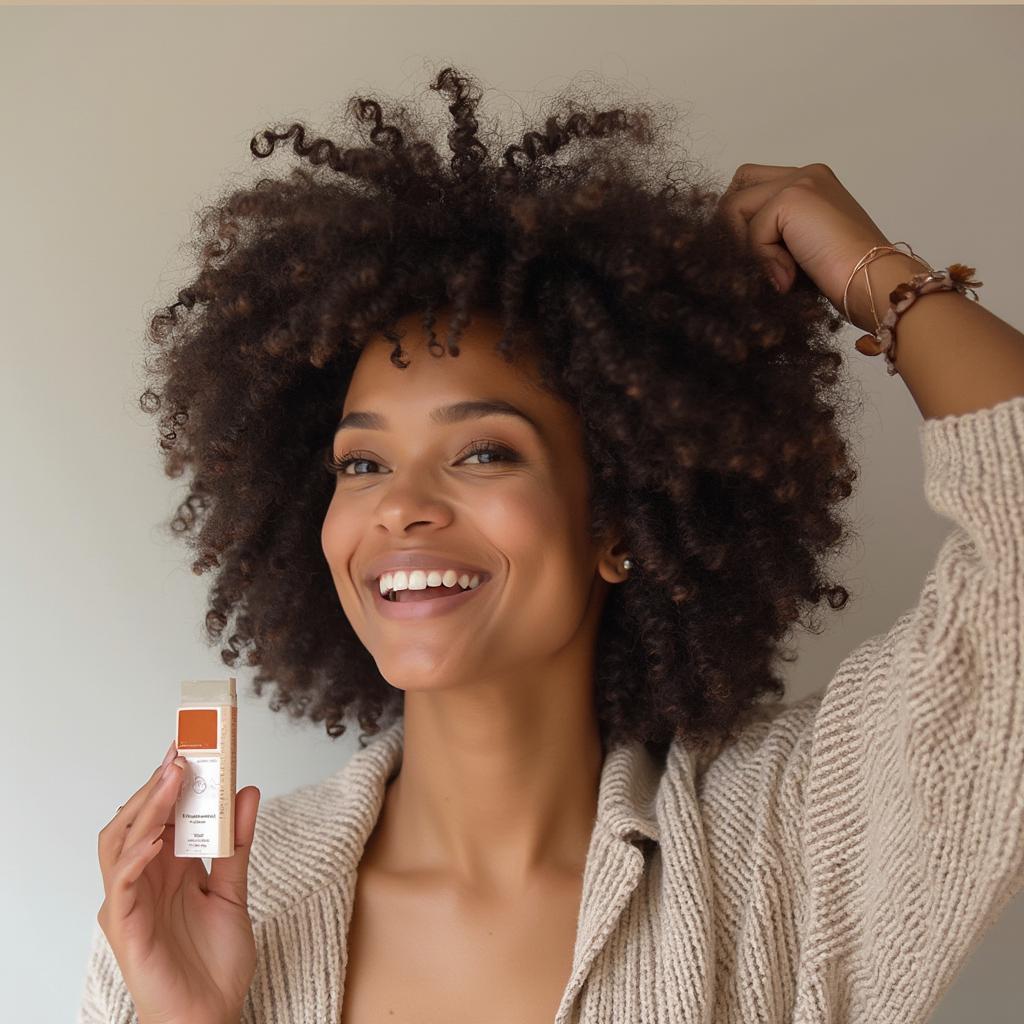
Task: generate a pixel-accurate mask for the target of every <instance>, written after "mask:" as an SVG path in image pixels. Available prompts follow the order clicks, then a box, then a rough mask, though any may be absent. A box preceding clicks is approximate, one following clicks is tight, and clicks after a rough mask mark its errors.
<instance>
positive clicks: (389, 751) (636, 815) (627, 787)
mask: <svg viewBox="0 0 1024 1024" xmlns="http://www.w3.org/2000/svg"><path fill="white" fill-rule="evenodd" d="M404 738H405V720H404V719H403V718H398V719H396V720H395V721H394V722H393V723H392V724H391V725H388V726H385V727H384V728H383V729H382V730H381V731H380V732H379V733H377V734H376V736H374V737H372V738H371V740H370V742H369V744H368V745H367V746H366V747H364V748H363V749H361V750H358V751H356V753H355V754H354V755H353V756H352V758H351V759H350V760H349V762H348V764H347V765H346V767H345V768H343V769H342V770H341V772H339V773H338V776H339V781H340V782H341V791H342V792H341V794H340V798H341V802H342V803H343V804H348V806H349V808H350V810H351V811H352V812H353V814H354V824H355V826H356V830H355V834H354V836H353V838H356V839H357V841H358V842H359V843H360V845H362V844H364V843H365V842H366V840H367V839H368V838H369V836H370V833H371V832H372V831H373V829H374V827H375V825H376V823H377V817H378V815H379V813H380V809H381V806H382V805H383V800H384V791H385V790H386V788H387V785H388V783H389V782H390V781H391V779H392V778H393V777H394V776H395V775H396V774H397V772H398V769H399V768H400V767H401V763H402V750H403V741H404ZM660 775H661V773H660V771H659V770H658V766H657V764H656V763H655V761H654V758H653V757H652V756H651V754H650V753H649V752H648V750H647V748H646V747H645V746H644V745H643V744H642V743H640V742H639V741H631V742H629V743H625V744H621V745H619V746H617V747H613V748H612V749H611V750H610V751H609V752H608V753H607V755H606V757H605V759H604V762H603V764H602V766H601V775H600V783H599V786H598V796H597V820H598V821H599V822H602V823H603V824H604V825H605V826H607V828H608V831H609V832H610V833H611V834H612V835H613V836H615V837H616V838H617V839H619V840H621V841H623V842H628V841H632V840H635V839H636V838H638V837H643V838H646V839H650V840H653V841H654V842H660V841H661V830H660V826H659V822H658V818H657V814H656V812H655V796H656V793H657V789H658V782H659V780H660Z"/></svg>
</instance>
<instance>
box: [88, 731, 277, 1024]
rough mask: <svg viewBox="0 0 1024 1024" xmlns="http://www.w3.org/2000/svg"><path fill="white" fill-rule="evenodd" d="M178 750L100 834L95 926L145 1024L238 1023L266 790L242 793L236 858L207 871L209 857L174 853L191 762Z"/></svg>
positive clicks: (248, 978) (247, 978)
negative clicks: (255, 846)
mask: <svg viewBox="0 0 1024 1024" xmlns="http://www.w3.org/2000/svg"><path fill="white" fill-rule="evenodd" d="M174 751H175V747H174V744H173V743H172V744H171V747H170V749H169V750H168V751H167V756H166V757H165V758H164V763H163V764H162V765H161V766H160V767H159V768H157V769H156V771H154V772H153V774H152V775H151V776H150V778H149V780H148V781H147V782H146V783H145V784H144V785H143V786H142V787H141V788H140V789H138V790H137V791H136V792H135V793H133V794H132V795H131V796H130V797H129V798H128V802H127V803H126V804H124V805H122V806H121V807H120V808H119V809H118V812H117V814H115V815H114V817H113V818H112V819H111V821H110V822H109V823H108V824H107V825H105V826H104V827H103V829H102V830H101V831H100V834H99V844H98V846H99V861H100V870H101V871H102V873H103V888H104V891H105V894H106V896H105V899H104V900H103V905H102V906H101V907H100V909H99V913H98V914H97V915H96V920H97V921H98V922H99V925H100V927H101V928H102V929H103V933H104V935H106V937H107V941H108V942H109V943H110V946H111V949H112V950H113V952H114V956H115V957H116V958H117V962H118V965H119V966H120V968H121V974H122V976H123V977H124V981H125V985H126V986H127V988H128V991H129V993H130V994H131V997H132V1000H133V1002H134V1003H135V1012H136V1014H137V1015H138V1018H139V1022H140V1024H229V1022H230V1024H238V1021H239V1020H240V1018H241V1013H242V1008H243V1005H244V1003H245V997H246V994H247V993H248V991H249V985H250V984H251V982H252V978H253V975H254V973H255V970H256V943H255V938H254V936H253V929H252V922H251V920H250V918H249V912H248V906H247V903H248V896H247V894H248V870H249V848H250V844H251V843H252V836H253V831H254V828H255V824H256V811H257V808H258V806H259V799H260V791H259V790H258V789H257V788H256V787H255V786H246V787H245V788H244V789H241V790H239V791H238V793H237V794H236V797H235V852H234V854H233V856H231V857H215V858H213V859H212V861H211V869H210V871H209V872H207V870H206V867H205V866H204V864H203V861H202V858H200V857H175V855H174V832H173V829H174V805H175V801H176V798H177V795H178V792H179V790H180V787H181V784H182V778H183V775H182V772H183V767H184V764H185V760H184V758H182V757H178V758H174ZM172 758H173V760H172ZM165 830H167V831H166V833H165Z"/></svg>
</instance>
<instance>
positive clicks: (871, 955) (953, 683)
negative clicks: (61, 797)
mask: <svg viewBox="0 0 1024 1024" xmlns="http://www.w3.org/2000/svg"><path fill="white" fill-rule="evenodd" d="M920 439H921V443H922V449H923V455H924V470H925V490H926V498H927V501H928V504H929V506H930V507H931V508H932V509H934V510H935V511H936V512H938V513H940V514H942V515H944V516H947V517H949V518H950V519H951V520H952V521H953V523H954V528H953V529H952V531H951V532H950V533H949V535H948V536H947V537H946V539H945V541H944V542H943V544H942V546H941V548H940V550H939V553H938V557H937V559H936V561H935V565H934V567H933V568H932V569H931V570H930V571H929V572H928V574H927V576H926V577H925V580H924V584H923V587H922V589H921V593H920V597H919V600H918V602H917V605H916V606H915V607H913V608H911V609H910V610H909V611H906V612H904V613H903V614H902V615H900V616H899V618H898V619H897V620H896V622H895V623H894V625H893V626H892V628H891V629H890V630H889V631H888V632H887V633H884V634H878V635H876V636H873V637H871V638H869V639H868V640H866V641H864V642H863V643H862V644H860V645H859V646H858V647H857V648H856V649H855V650H854V651H853V652H852V653H851V654H850V655H849V656H848V657H846V658H845V660H843V662H842V663H841V664H840V665H839V668H838V669H837V671H836V673H835V675H834V677H833V678H832V680H831V682H829V683H828V685H827V686H826V687H825V688H824V689H823V690H822V691H820V692H817V693H815V694H813V695H812V696H810V697H807V698H805V699H803V700H801V701H799V702H797V703H795V704H792V705H788V706H787V705H775V706H774V707H773V708H772V709H771V711H770V712H768V713H766V714H765V717H764V719H763V720H760V721H755V722H754V723H753V724H751V725H749V726H747V727H746V728H745V729H744V730H743V732H742V733H741V736H740V738H739V739H738V740H737V741H736V742H734V743H733V744H731V745H726V746H725V748H724V749H722V750H719V751H718V752H717V753H716V754H714V755H707V756H706V757H705V758H704V759H703V760H702V759H699V758H697V757H695V756H694V755H693V753H692V752H688V751H687V750H686V749H684V748H683V747H682V746H681V745H680V744H679V743H678V742H676V743H674V744H673V745H672V747H671V749H670V751H669V754H668V759H667V764H666V766H665V769H664V771H663V772H659V771H658V770H657V768H656V766H655V765H654V763H653V762H652V760H651V758H650V756H649V755H648V754H647V751H646V749H645V748H644V747H643V746H642V745H638V744H629V745H625V746H620V747H618V748H614V749H612V750H611V751H609V753H608V755H607V757H606V759H605V762H604V764H603V767H602V770H601V777H600V790H599V797H598V809H597V816H596V820H595V822H594V827H593V832H592V837H591V841H590V846H589V851H588V855H587V861H586V867H585V870H584V878H583V896H582V903H581V907H580V912H579V918H578V923H577V935H576V944H575V950H574V955H573V964H572V970H571V973H570V976H569V978H568V982H567V984H566V987H565V991H564V993H563V996H562V999H561V1003H560V1005H559V1007H558V1010H557V1013H556V1014H555V1017H554V1020H555V1022H556V1024H570V1022H573V1024H575V1022H587V1024H599V1022H600V1024H609V1022H612V1024H619V1022H622V1024H625V1022H627V1021H629V1022H643V1024H698V1022H703V1024H712V1022H714V1024H726V1022H729V1024H753V1022H755V1021H757V1022H770V1024H781V1022H783V1021H787V1022H788V1021H792V1022H797V1024H819V1022H834V1024H839V1022H854V1024H889V1022H891V1024H912V1022H916V1021H924V1020H926V1018H927V1017H928V1016H929V1014H930V1011H931V1010H932V1009H933V1008H934V1007H935V1005H936V1003H937V1002H938V1001H939V999H940V998H941V996H942V994H943V992H944V991H945V989H946V988H947V987H948V986H949V984H950V982H951V980H952V979H953V977H954V975H955V974H956V972H957V970H958V969H959V968H960V967H961V965H962V964H963V963H964V961H965V960H966V958H967V957H968V955H969V954H970V953H971V952H972V950H973V948H974V946H975V944H976V943H977V941H978V939H979V937H980V936H981V934H982V933H983V932H984V931H985V930H986V929H987V927H988V926H989V925H991V924H992V922H993V920H994V919H995V917H996V916H997V915H998V914H999V912H1000V911H1001V910H1002V909H1003V908H1004V907H1005V906H1006V905H1007V903H1008V902H1009V901H1010V899H1011V897H1013V896H1014V895H1015V894H1016V893H1018V892H1019V891H1020V890H1021V888H1022V885H1024V867H1022V863H1024V785H1022V775H1024V681H1022V669H1024V396H1021V397H1017V398H1012V399H1009V400H1007V401H1004V402H1001V403H1000V404H998V405H996V406H994V407H992V408H989V409H982V410H978V411H975V412H971V413H967V414H965V415H961V416H946V417H944V418H942V419H932V420H925V421H923V422H922V423H921V424H920ZM900 527H901V529H904V530H907V531H908V533H909V531H910V530H912V529H913V524H912V523H901V524H900ZM402 731H403V723H402V721H401V720H398V721H397V722H395V723H393V724H391V725H390V726H389V727H388V728H386V729H385V730H384V731H382V732H381V733H378V734H377V736H375V737H373V738H372V739H371V741H370V744H369V745H368V746H367V747H365V748H364V749H361V750H358V751H357V752H356V753H355V754H354V755H352V757H351V758H350V760H349V761H348V762H347V764H346V765H345V766H344V767H343V768H342V769H340V770H339V771H338V772H336V773H335V774H333V775H332V776H330V777H328V778H327V779H325V780H323V781H321V782H318V783H315V784H312V785H307V786H303V787H302V788H300V789H297V790H294V791H293V792H291V793H288V794H285V795H282V796H277V797H273V798H270V799H268V800H267V801H266V802H265V804H264V805H263V806H261V807H260V811H259V815H258V818H257V826H256V834H255V838H254V843H253V849H252V853H251V859H250V878H249V887H250V891H249V903H250V911H251V914H252V918H253V922H254V929H255V934H256V944H257V952H258V962H257V968H256V975H255V977H254V979H253V982H252V986H251V989H250V992H249V996H248V999H247V1001H246V1005H245V1009H244V1013H243V1018H242V1019H243V1021H244V1022H245V1024H338V1019H339V1014H340V1012H341V1006H342V992H343V983H344V976H345V965H346V951H345V939H346V934H347V930H348V923H349V921H350V916H351V912H352V904H353V894H354V890H355V884H356V877H357V875H356V869H357V866H358V862H359V857H360V855H361V852H362V849H363V845H364V843H365V841H366V839H367V837H368V836H369V834H370V832H371V831H372V829H373V827H374V824H375V822H376V820H377V816H378V813H379V811H380V809H381V805H382V801H383V796H384V790H385V787H386V785H387V782H388V780H389V779H390V778H391V776H392V775H393V774H394V773H395V771H396V770H397V768H398V766H399V765H400V763H401V754H402ZM510 969H514V965H512V966H511V967H510ZM395 974H396V984H399V983H400V982H401V964H398V963H396V964H395ZM451 983H452V985H453V986H457V985H458V978H457V977H455V976H453V977H452V981H451ZM523 984H529V979H528V978H524V979H523ZM78 1021H79V1024H100V1022H104V1024H129V1022H135V1021H137V1018H136V1016H135V1013H134V1010H133V1007H132V1002H131V997H130V996H129V994H128V992H127V990H126V988H125V986H124V981H123V979H122V977H121V974H120V971H119V968H118V966H117V962H116V960H115V959H114V958H113V956H112V953H111V950H110V947H109V945H108V944H107V942H106V939H105V937H104V936H103V933H102V932H101V931H100V930H99V928H98V926H96V927H95V928H94V931H93V947H92V953H91V956H90V959H89V963H88V972H87V978H86V982H85V989H84V995H83V998H82V1002H81V1008H80V1011H79V1015H78ZM481 1024H486V1022H485V1021H482V1022H481Z"/></svg>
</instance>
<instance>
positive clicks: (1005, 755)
mask: <svg viewBox="0 0 1024 1024" xmlns="http://www.w3.org/2000/svg"><path fill="white" fill-rule="evenodd" d="M920 438H921V443H922V451H923V458H924V475H925V492H926V500H927V502H928V505H929V506H930V507H931V508H932V509H933V510H934V511H936V512H938V513H939V514H941V515H943V516H945V517H948V518H949V519H951V520H952V521H953V523H954V524H955V525H954V528H953V530H952V531H951V532H950V533H949V535H948V536H947V537H946V538H945V540H944V542H943V543H942V545H941V548H940V550H939V553H938V556H937V559H936V562H935V564H934V567H933V568H932V569H931V570H930V571H929V572H928V574H927V576H926V577H925V580H924V584H923V587H922V589H921V592H920V597H919V599H918V601H917V604H916V606H915V607H913V608H912V609H911V610H909V611H908V612H905V613H904V614H902V615H901V616H900V617H899V618H898V619H897V621H896V623H895V624H894V625H893V627H892V629H891V630H889V632H888V633H886V634H884V635H882V636H880V637H875V638H873V639H872V640H870V641H868V642H867V643H865V644H863V645H861V646H860V647H859V648H858V649H857V650H855V651H854V652H853V653H852V654H851V655H850V656H849V657H848V658H847V659H845V660H844V661H843V663H842V664H841V665H840V667H839V669H838V671H837V673H836V675H835V676H834V678H833V679H832V681H831V682H830V683H829V685H828V686H827V687H826V688H825V690H824V692H823V694H822V696H821V702H820V706H818V708H817V712H816V714H815V715H814V716H813V717H812V718H809V719H808V724H809V732H808V733H807V735H805V736H803V737H801V739H800V742H798V744H797V748H796V750H797V760H798V761H799V760H800V759H801V758H802V759H803V762H802V765H803V768H804V770H805V774H803V775H802V776H800V775H799V773H798V777H799V778H800V784H799V785H798V786H797V787H795V792H796V793H798V794H799V798H800V800H802V801H803V803H804V807H803V813H802V815H801V822H802V833H801V860H802V868H803V878H802V884H803V885H805V886H806V891H805V894H804V897H805V901H806V902H805V903H804V905H803V913H804V914H805V915H806V918H805V922H804V927H803V932H804V938H803V950H802V953H801V960H802V963H801V967H800V972H801V975H802V977H801V978H798V984H797V997H798V1003H797V1007H796V1013H795V1015H794V1016H795V1019H796V1020H806V1021H815V1020H823V1019H833V1014H834V1013H835V1011H836V1010H837V1009H838V1008H841V1007H845V1008H846V1009H847V1010H848V1012H849V1016H844V1017H843V1018H842V1019H848V1020H850V1021H857V1022H861V1021H862V1022H864V1024H867V1022H869V1021H870V1022H878V1021H894V1022H895V1021H911V1020H923V1019H925V1018H926V1016H927V1015H928V1014H929V1013H930V1011H931V1009H932V1008H933V1007H934V1005H935V1004H936V1003H937V1002H938V1001H939V999H940V997H941V995H942V993H943V992H944V991H945V990H946V989H947V987H948V986H949V984H950V982H951V981H952V979H953V977H954V975H955V973H956V971H957V970H958V968H959V967H960V966H961V965H962V964H963V962H964V961H965V960H966V959H967V957H968V955H969V954H970V953H971V951H972V950H973V948H974V946H975V945H976V943H977V941H978V939H979V938H980V936H981V934H982V932H983V931H985V929H986V928H987V927H988V926H989V925H990V924H991V923H992V921H993V920H994V918H995V916H996V915H997V914H998V913H999V912H1000V910H1002V909H1003V907H1004V906H1005V905H1006V904H1007V903H1008V902H1009V900H1010V899H1011V897H1012V896H1013V895H1015V894H1016V893H1018V892H1019V891H1020V890H1021V888H1022V885H1024V785H1022V776H1024V397H1017V398H1014V399H1011V400H1008V401H1004V402H1001V403H999V404H998V405H996V406H994V407H992V408H988V409H982V410H978V411H975V412H972V413H968V414H965V415H960V416H946V417H944V418H941V419H933V420H926V421H924V422H923V423H922V424H921V426H920ZM902 528H903V529H906V530H908V531H909V530H912V529H913V523H911V522H907V521H906V520H904V521H903V523H902ZM826 1008H829V1010H830V1012H829V1013H825V1009H826Z"/></svg>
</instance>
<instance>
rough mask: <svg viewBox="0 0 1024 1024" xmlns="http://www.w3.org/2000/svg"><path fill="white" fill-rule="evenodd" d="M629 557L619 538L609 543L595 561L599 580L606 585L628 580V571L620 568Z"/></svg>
mask: <svg viewBox="0 0 1024 1024" xmlns="http://www.w3.org/2000/svg"><path fill="white" fill-rule="evenodd" d="M628 557H629V548H628V546H627V545H626V544H625V542H624V541H623V540H621V538H620V537H618V536H617V537H616V538H615V539H614V540H613V541H612V542H611V543H609V544H606V545H605V546H604V547H603V548H602V549H601V554H600V557H599V558H598V561H597V571H598V572H599V573H600V574H601V579H603V580H606V581H607V582H608V583H622V582H623V581H625V580H627V579H629V570H628V569H623V568H622V562H623V560H624V559H625V558H628Z"/></svg>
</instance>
